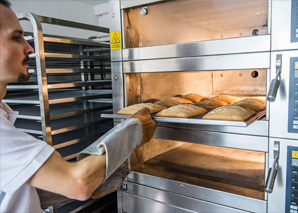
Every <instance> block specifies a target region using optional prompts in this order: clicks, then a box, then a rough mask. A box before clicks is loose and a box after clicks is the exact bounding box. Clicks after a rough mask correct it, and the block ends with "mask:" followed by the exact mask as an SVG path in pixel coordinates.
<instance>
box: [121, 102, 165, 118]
mask: <svg viewBox="0 0 298 213" xmlns="http://www.w3.org/2000/svg"><path fill="white" fill-rule="evenodd" d="M145 107H146V108H148V109H149V110H150V113H155V112H159V111H160V110H163V109H166V107H164V106H161V105H157V104H152V103H141V104H134V105H130V106H128V107H125V108H123V109H121V110H119V111H118V112H117V114H118V115H132V114H134V113H136V112H137V111H138V110H140V109H142V108H145Z"/></svg>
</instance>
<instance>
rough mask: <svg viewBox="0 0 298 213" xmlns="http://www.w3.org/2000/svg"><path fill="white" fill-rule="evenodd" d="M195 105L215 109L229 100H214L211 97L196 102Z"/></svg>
mask: <svg viewBox="0 0 298 213" xmlns="http://www.w3.org/2000/svg"><path fill="white" fill-rule="evenodd" d="M194 105H196V106H199V107H203V108H205V109H207V110H213V109H215V108H217V107H220V106H224V105H227V102H224V101H220V100H214V99H211V98H205V99H203V100H201V101H199V102H196V103H194Z"/></svg>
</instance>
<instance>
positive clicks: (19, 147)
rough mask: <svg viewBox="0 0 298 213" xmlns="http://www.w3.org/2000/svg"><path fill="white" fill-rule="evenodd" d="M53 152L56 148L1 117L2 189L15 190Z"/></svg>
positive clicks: (11, 191)
mask: <svg viewBox="0 0 298 213" xmlns="http://www.w3.org/2000/svg"><path fill="white" fill-rule="evenodd" d="M53 152H54V148H53V147H51V146H49V145H48V144H47V143H45V142H44V141H41V140H38V139H36V138H34V137H32V136H31V135H28V134H26V133H24V132H21V131H19V130H17V129H16V128H15V127H14V126H13V124H12V123H10V122H9V121H8V120H7V119H5V118H3V117H0V180H1V181H0V191H3V192H5V193H13V192H15V191H16V190H17V189H18V188H20V187H21V186H22V185H23V184H25V183H26V181H27V180H28V179H29V178H30V177H31V176H32V175H33V174H34V173H35V172H36V171H37V170H38V169H39V168H40V167H41V166H42V165H43V163H44V162H45V161H46V160H47V159H48V158H49V157H50V155H51V154H52V153H53Z"/></svg>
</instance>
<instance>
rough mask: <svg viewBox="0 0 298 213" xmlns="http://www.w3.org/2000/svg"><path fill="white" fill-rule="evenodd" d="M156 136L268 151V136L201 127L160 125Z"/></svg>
mask: <svg viewBox="0 0 298 213" xmlns="http://www.w3.org/2000/svg"><path fill="white" fill-rule="evenodd" d="M154 137H155V138H160V139H167V140H175V141H184V142H191V143H200V144H206V145H213V146H222V147H230V148H237V149H246V150H253V151H260V152H268V138H267V137H257V136H252V135H240V134H230V133H220V132H211V131H200V130H199V129H187V128H183V127H182V128H181V127H180V128H168V127H161V126H159V127H158V128H157V129H156V131H155V134H154Z"/></svg>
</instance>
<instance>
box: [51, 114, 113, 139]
mask: <svg viewBox="0 0 298 213" xmlns="http://www.w3.org/2000/svg"><path fill="white" fill-rule="evenodd" d="M108 121H110V119H109V118H107V119H101V120H96V121H92V122H87V123H83V124H79V125H73V126H67V127H63V128H59V129H52V131H51V134H52V136H53V135H57V134H60V133H64V132H69V131H72V130H75V129H80V128H83V127H87V126H92V125H96V124H99V123H105V122H108Z"/></svg>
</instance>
